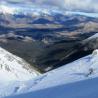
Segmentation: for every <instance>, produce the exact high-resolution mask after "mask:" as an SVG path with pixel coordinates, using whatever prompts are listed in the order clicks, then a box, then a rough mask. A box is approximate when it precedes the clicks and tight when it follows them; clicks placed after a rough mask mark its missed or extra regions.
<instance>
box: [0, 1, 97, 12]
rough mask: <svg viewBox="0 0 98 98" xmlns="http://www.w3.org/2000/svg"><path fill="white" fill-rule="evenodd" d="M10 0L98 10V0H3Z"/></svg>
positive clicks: (82, 9) (92, 10)
mask: <svg viewBox="0 0 98 98" xmlns="http://www.w3.org/2000/svg"><path fill="white" fill-rule="evenodd" d="M1 1H6V2H8V1H10V2H22V3H23V2H25V3H30V4H31V3H33V4H34V3H36V4H39V5H43V4H45V5H54V6H58V7H61V8H65V9H67V10H73V11H88V12H98V0H1Z"/></svg>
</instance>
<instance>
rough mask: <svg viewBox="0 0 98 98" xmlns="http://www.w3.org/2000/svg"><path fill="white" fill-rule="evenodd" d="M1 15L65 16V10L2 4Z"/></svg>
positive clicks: (0, 5) (0, 6) (0, 7)
mask: <svg viewBox="0 0 98 98" xmlns="http://www.w3.org/2000/svg"><path fill="white" fill-rule="evenodd" d="M0 13H3V14H12V15H14V14H23V15H36V16H39V15H54V14H65V11H64V10H61V9H59V8H57V7H51V6H47V7H46V6H42V7H40V6H38V5H27V4H26V5H25V4H2V3H1V4H0Z"/></svg>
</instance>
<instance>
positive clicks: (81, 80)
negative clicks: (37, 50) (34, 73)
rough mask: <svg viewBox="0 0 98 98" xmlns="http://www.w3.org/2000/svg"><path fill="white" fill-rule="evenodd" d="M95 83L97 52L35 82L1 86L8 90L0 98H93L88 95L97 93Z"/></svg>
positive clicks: (97, 79) (97, 61)
mask: <svg viewBox="0 0 98 98" xmlns="http://www.w3.org/2000/svg"><path fill="white" fill-rule="evenodd" d="M96 81H98V50H95V51H94V52H93V53H92V54H91V55H88V56H86V57H83V58H81V59H79V60H76V61H74V62H72V63H69V64H67V65H64V66H62V67H60V68H58V69H55V70H53V71H50V72H48V73H45V74H43V75H41V76H38V77H36V78H35V79H31V80H29V81H25V82H12V83H7V84H6V85H3V87H4V88H6V87H7V88H6V89H3V90H2V91H0V92H2V93H1V94H0V95H1V96H2V97H5V96H7V95H9V96H10V97H7V98H22V97H23V98H28V97H29V98H54V97H55V98H65V97H67V98H88V97H89V98H92V97H90V94H92V95H91V96H94V95H93V93H96V88H97V87H98V85H97V84H96ZM91 84H92V85H91ZM90 88H91V89H90ZM92 88H93V89H92ZM88 90H89V91H88ZM78 91H79V92H78ZM6 93H7V95H6ZM17 94H18V96H17ZM11 96H12V97H11ZM83 96H84V97H83ZM5 98H6V97H5ZM94 98H97V97H94Z"/></svg>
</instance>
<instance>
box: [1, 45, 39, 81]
mask: <svg viewBox="0 0 98 98" xmlns="http://www.w3.org/2000/svg"><path fill="white" fill-rule="evenodd" d="M38 75H39V73H38V72H37V71H36V70H34V69H33V68H32V67H30V65H29V64H28V63H27V62H26V61H24V60H23V59H21V58H19V57H17V56H15V55H13V54H11V53H9V52H7V51H6V50H4V49H2V48H1V47H0V82H2V81H14V80H17V81H24V80H29V79H32V78H34V77H36V76H38Z"/></svg>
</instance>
